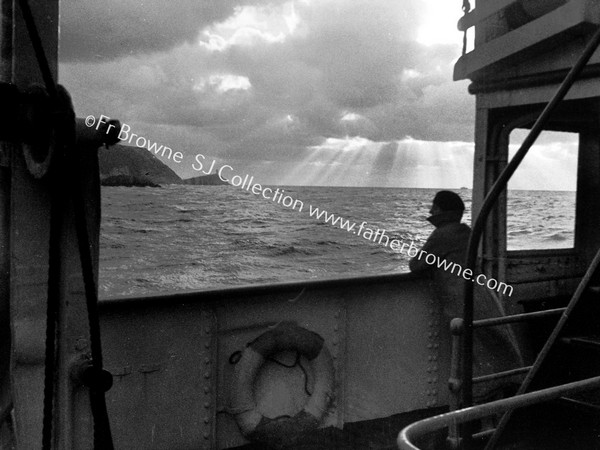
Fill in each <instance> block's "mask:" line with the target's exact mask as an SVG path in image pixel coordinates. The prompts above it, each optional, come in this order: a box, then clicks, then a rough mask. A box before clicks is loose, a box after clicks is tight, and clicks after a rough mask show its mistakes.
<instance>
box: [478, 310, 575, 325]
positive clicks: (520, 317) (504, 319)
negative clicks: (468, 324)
mask: <svg viewBox="0 0 600 450" xmlns="http://www.w3.org/2000/svg"><path fill="white" fill-rule="evenodd" d="M566 309H567V308H555V309H545V310H543V311H535V312H530V313H523V314H514V315H512V316H500V317H492V318H490V319H480V320H474V321H473V328H484V327H494V326H497V325H508V324H511V323H518V322H527V321H530V320H532V319H543V318H545V317H552V316H558V315H559V314H562V313H563V312H564V311H565V310H566Z"/></svg>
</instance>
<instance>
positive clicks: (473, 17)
mask: <svg viewBox="0 0 600 450" xmlns="http://www.w3.org/2000/svg"><path fill="white" fill-rule="evenodd" d="M517 1H518V0H494V1H491V2H487V3H484V4H483V5H481V6H478V7H476V8H475V9H473V10H472V11H470V12H469V13H467V14H465V15H464V16H463V17H461V18H460V19H459V21H458V25H457V27H458V30H459V31H466V30H468V29H469V28H471V27H473V26H475V25H477V24H478V23H479V22H481V21H482V20H484V19H487V18H488V17H490V16H492V15H494V14H496V13H497V12H498V11H500V10H502V9H504V8H506V7H507V6H510V5H512V4H513V3H516V2H517Z"/></svg>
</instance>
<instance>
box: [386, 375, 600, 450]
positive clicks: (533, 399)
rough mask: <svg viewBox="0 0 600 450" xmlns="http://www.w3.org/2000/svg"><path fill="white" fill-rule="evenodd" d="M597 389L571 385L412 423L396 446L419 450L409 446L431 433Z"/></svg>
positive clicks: (595, 381) (598, 381)
mask: <svg viewBox="0 0 600 450" xmlns="http://www.w3.org/2000/svg"><path fill="white" fill-rule="evenodd" d="M597 387H600V377H594V378H588V379H586V380H581V381H575V382H573V383H568V384H564V385H562V386H554V387H551V388H548V389H542V390H540V391H536V392H530V393H528V394H523V395H519V396H517V397H511V398H506V399H502V400H497V401H495V402H490V403H486V404H484V405H478V406H473V407H470V408H465V409H461V410H458V411H453V412H449V413H446V414H441V415H439V416H434V417H430V418H428V419H424V420H421V421H419V422H415V423H413V424H411V425H409V426H407V427H406V428H404V429H403V430H402V431H401V432H400V434H399V435H398V439H397V444H398V448H399V449H400V450H419V447H417V446H416V445H415V444H414V443H413V442H414V441H415V440H417V439H419V438H421V437H423V436H425V435H427V434H429V433H431V432H434V431H438V430H441V429H443V428H446V427H449V426H452V425H458V424H461V423H465V422H469V421H472V420H476V419H481V418H482V417H487V416H490V415H492V414H497V413H501V412H504V411H508V410H512V409H516V408H522V407H525V406H531V405H535V404H538V403H542V402H546V401H549V400H555V399H558V398H560V397H562V396H564V395H567V394H572V393H576V392H581V391H587V390H590V389H594V388H597Z"/></svg>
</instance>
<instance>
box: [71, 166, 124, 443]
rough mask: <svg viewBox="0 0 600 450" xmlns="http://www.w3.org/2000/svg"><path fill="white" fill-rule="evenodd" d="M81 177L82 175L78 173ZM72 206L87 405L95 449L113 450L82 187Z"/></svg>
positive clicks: (107, 382)
mask: <svg viewBox="0 0 600 450" xmlns="http://www.w3.org/2000/svg"><path fill="white" fill-rule="evenodd" d="M77 173H81V171H77ZM72 192H73V206H74V208H75V227H76V230H77V240H78V242H79V258H80V260H81V270H82V272H83V283H84V288H85V298H86V304H87V313H88V325H89V328H90V347H91V351H92V368H93V374H92V379H91V380H90V383H89V387H90V404H91V408H92V415H93V417H94V448H96V449H103V450H104V449H106V450H112V449H113V448H114V447H113V443H112V435H111V431H110V421H109V419H108V411H107V410H106V399H105V398H104V392H106V391H107V390H108V389H110V387H111V385H112V376H111V375H110V374H109V373H108V372H106V371H105V370H104V369H103V363H102V362H103V358H102V340H101V335H100V314H99V313H98V291H97V290H96V282H95V280H94V269H93V264H92V255H91V251H90V239H89V235H88V229H87V222H86V219H85V200H84V198H83V196H82V195H81V192H82V186H81V183H79V185H78V186H77V185H76V186H74V189H73V190H72Z"/></svg>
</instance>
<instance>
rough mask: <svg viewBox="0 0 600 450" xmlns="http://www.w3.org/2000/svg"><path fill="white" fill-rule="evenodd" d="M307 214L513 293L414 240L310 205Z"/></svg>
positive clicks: (412, 256)
mask: <svg viewBox="0 0 600 450" xmlns="http://www.w3.org/2000/svg"><path fill="white" fill-rule="evenodd" d="M309 215H310V216H311V217H313V218H315V219H318V220H322V221H323V222H325V223H327V224H329V225H332V226H338V227H339V228H340V229H342V230H345V231H348V232H350V233H352V234H355V235H357V236H360V237H362V238H363V239H366V240H367V241H371V242H375V243H377V244H381V245H383V246H384V247H388V246H389V247H390V249H391V250H393V251H395V252H398V253H402V254H406V255H408V256H409V257H410V258H415V257H416V258H417V259H419V260H421V259H424V260H425V262H426V263H427V264H429V265H430V266H434V267H437V268H438V269H442V270H445V271H446V272H450V273H452V274H454V275H456V276H458V277H462V278H464V279H465V280H470V281H472V282H473V283H477V284H478V285H480V286H486V287H487V288H488V289H491V290H493V291H497V292H501V293H502V294H505V295H508V296H509V297H510V296H511V295H512V293H513V287H512V286H511V285H509V284H506V283H503V282H501V281H498V280H496V279H495V278H488V277H487V276H486V275H484V274H479V275H477V276H474V274H473V271H472V270H471V269H469V268H467V269H464V268H463V267H462V266H461V265H460V264H458V263H455V262H453V261H448V260H446V259H444V258H440V257H439V256H438V255H435V254H433V253H429V252H427V251H425V250H419V249H418V248H417V247H416V246H415V244H414V241H410V243H406V242H404V240H400V239H395V238H390V236H388V235H387V233H386V232H385V230H382V229H380V228H377V229H373V228H370V227H367V222H362V223H361V224H360V225H358V228H357V224H356V222H351V221H350V220H348V219H344V218H342V217H340V216H336V215H335V214H330V213H328V212H327V211H325V210H320V209H319V208H315V207H313V206H312V205H309Z"/></svg>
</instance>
